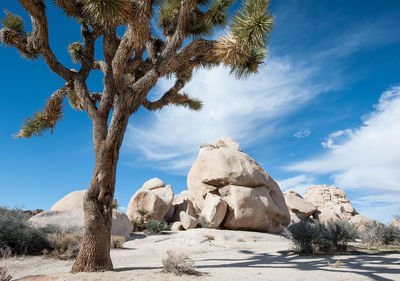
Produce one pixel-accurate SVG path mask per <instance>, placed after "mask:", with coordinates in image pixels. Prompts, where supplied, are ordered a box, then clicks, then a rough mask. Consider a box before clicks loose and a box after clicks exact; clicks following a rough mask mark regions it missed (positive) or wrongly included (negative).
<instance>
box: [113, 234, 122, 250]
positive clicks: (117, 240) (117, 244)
mask: <svg viewBox="0 0 400 281" xmlns="http://www.w3.org/2000/svg"><path fill="white" fill-rule="evenodd" d="M124 243H125V238H124V237H122V236H118V235H111V248H112V249H122V248H123V247H124Z"/></svg>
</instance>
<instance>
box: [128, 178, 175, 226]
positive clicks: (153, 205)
mask: <svg viewBox="0 0 400 281" xmlns="http://www.w3.org/2000/svg"><path fill="white" fill-rule="evenodd" d="M173 198H174V193H173V191H172V187H171V185H165V184H164V183H163V182H162V181H161V180H160V179H157V178H154V179H151V180H149V181H147V182H145V183H144V184H143V186H142V187H141V188H140V189H139V190H138V191H137V192H136V193H135V195H134V196H133V197H132V198H131V200H130V201H129V205H128V210H127V212H126V214H127V215H128V217H129V219H130V220H138V219H140V215H139V214H138V212H137V211H138V210H139V209H145V210H147V211H148V219H154V220H163V219H164V217H165V215H166V214H167V212H168V210H169V208H170V206H171V203H172V200H173Z"/></svg>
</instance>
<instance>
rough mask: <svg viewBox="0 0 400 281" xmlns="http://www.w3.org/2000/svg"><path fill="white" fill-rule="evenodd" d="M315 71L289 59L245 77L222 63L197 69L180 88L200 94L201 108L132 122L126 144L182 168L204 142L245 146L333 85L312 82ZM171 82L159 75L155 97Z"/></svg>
mask: <svg viewBox="0 0 400 281" xmlns="http://www.w3.org/2000/svg"><path fill="white" fill-rule="evenodd" d="M318 70H319V69H317V68H312V67H308V68H306V67H303V66H300V65H296V64H294V63H293V62H292V61H290V60H289V59H287V58H270V59H268V60H267V64H266V65H263V66H262V67H261V69H260V74H258V75H255V76H252V77H250V78H248V79H247V80H237V79H235V77H233V76H230V75H229V70H228V69H226V68H223V67H218V68H214V69H212V70H198V71H196V73H194V75H193V80H192V81H190V82H189V83H188V85H186V86H185V88H184V89H183V91H185V92H186V91H187V92H188V93H189V94H190V95H192V96H195V97H198V98H200V99H201V100H202V101H203V102H204V108H203V109H202V110H201V111H200V112H192V111H189V110H187V109H185V108H177V107H167V108H165V109H163V110H161V111H158V112H155V113H153V114H151V116H150V117H149V118H148V119H147V120H146V121H145V122H144V123H141V124H134V123H131V124H130V125H129V127H128V131H127V136H126V142H125V145H126V146H127V147H128V148H131V149H132V150H137V149H138V150H139V152H140V153H141V154H142V155H144V156H145V157H146V158H147V159H148V160H151V161H152V162H153V163H154V162H157V163H158V164H157V166H158V167H161V168H162V167H166V168H167V169H169V170H180V171H182V170H185V169H187V168H188V167H189V166H190V165H191V164H192V163H193V161H194V159H195V157H196V154H197V151H198V148H199V146H200V144H201V143H203V142H209V143H214V142H215V140H216V139H217V138H218V137H232V138H234V139H235V140H237V141H238V142H239V143H240V144H241V145H242V146H246V145H248V144H249V143H252V142H254V141H257V140H259V139H261V138H265V136H267V135H269V136H273V135H274V134H276V133H275V132H274V128H275V126H277V123H276V122H277V120H279V119H280V118H281V117H282V116H285V115H287V114H290V113H292V112H294V111H295V110H298V109H299V108H301V107H302V106H304V104H306V103H307V102H308V101H309V100H310V99H311V98H313V97H315V96H316V95H318V94H320V93H321V92H322V91H325V90H328V89H330V88H331V87H332V85H330V84H329V83H327V82H326V81H324V85H322V84H319V83H317V82H314V81H313V76H314V75H315V74H316V73H317V72H318ZM171 84H172V81H169V80H165V79H164V80H161V82H160V83H159V84H158V87H157V89H156V91H155V96H156V97H159V96H160V95H161V94H162V93H163V92H164V91H166V90H168V89H169V87H170V86H171ZM306 133H307V132H306ZM159 161H162V163H160V162H159Z"/></svg>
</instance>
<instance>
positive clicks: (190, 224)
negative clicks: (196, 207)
mask: <svg viewBox="0 0 400 281" xmlns="http://www.w3.org/2000/svg"><path fill="white" fill-rule="evenodd" d="M179 216H180V219H181V221H180V222H181V224H182V227H183V228H184V229H186V230H187V229H192V228H195V227H196V226H197V219H196V218H195V217H192V216H191V215H189V214H187V213H185V212H184V211H182V212H180V214H179Z"/></svg>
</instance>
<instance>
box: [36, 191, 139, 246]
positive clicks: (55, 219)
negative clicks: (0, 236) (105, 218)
mask: <svg viewBox="0 0 400 281" xmlns="http://www.w3.org/2000/svg"><path fill="white" fill-rule="evenodd" d="M85 193H86V190H78V191H73V192H71V193H69V194H67V195H66V196H64V197H63V198H61V199H60V200H59V201H57V202H56V203H55V204H54V205H53V206H52V207H51V209H50V211H48V212H43V213H40V214H38V215H35V216H33V217H31V218H30V219H29V222H30V223H31V224H32V225H34V226H36V227H46V226H54V227H56V228H58V229H59V230H60V231H61V232H73V233H83V231H84V213H83V199H84V196H85ZM132 230H133V227H132V223H131V221H130V220H129V218H128V217H127V216H126V215H125V214H124V213H122V212H120V211H118V210H116V209H113V215H112V228H111V234H112V235H118V236H123V237H125V239H128V238H129V237H130V234H131V232H132Z"/></svg>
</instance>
